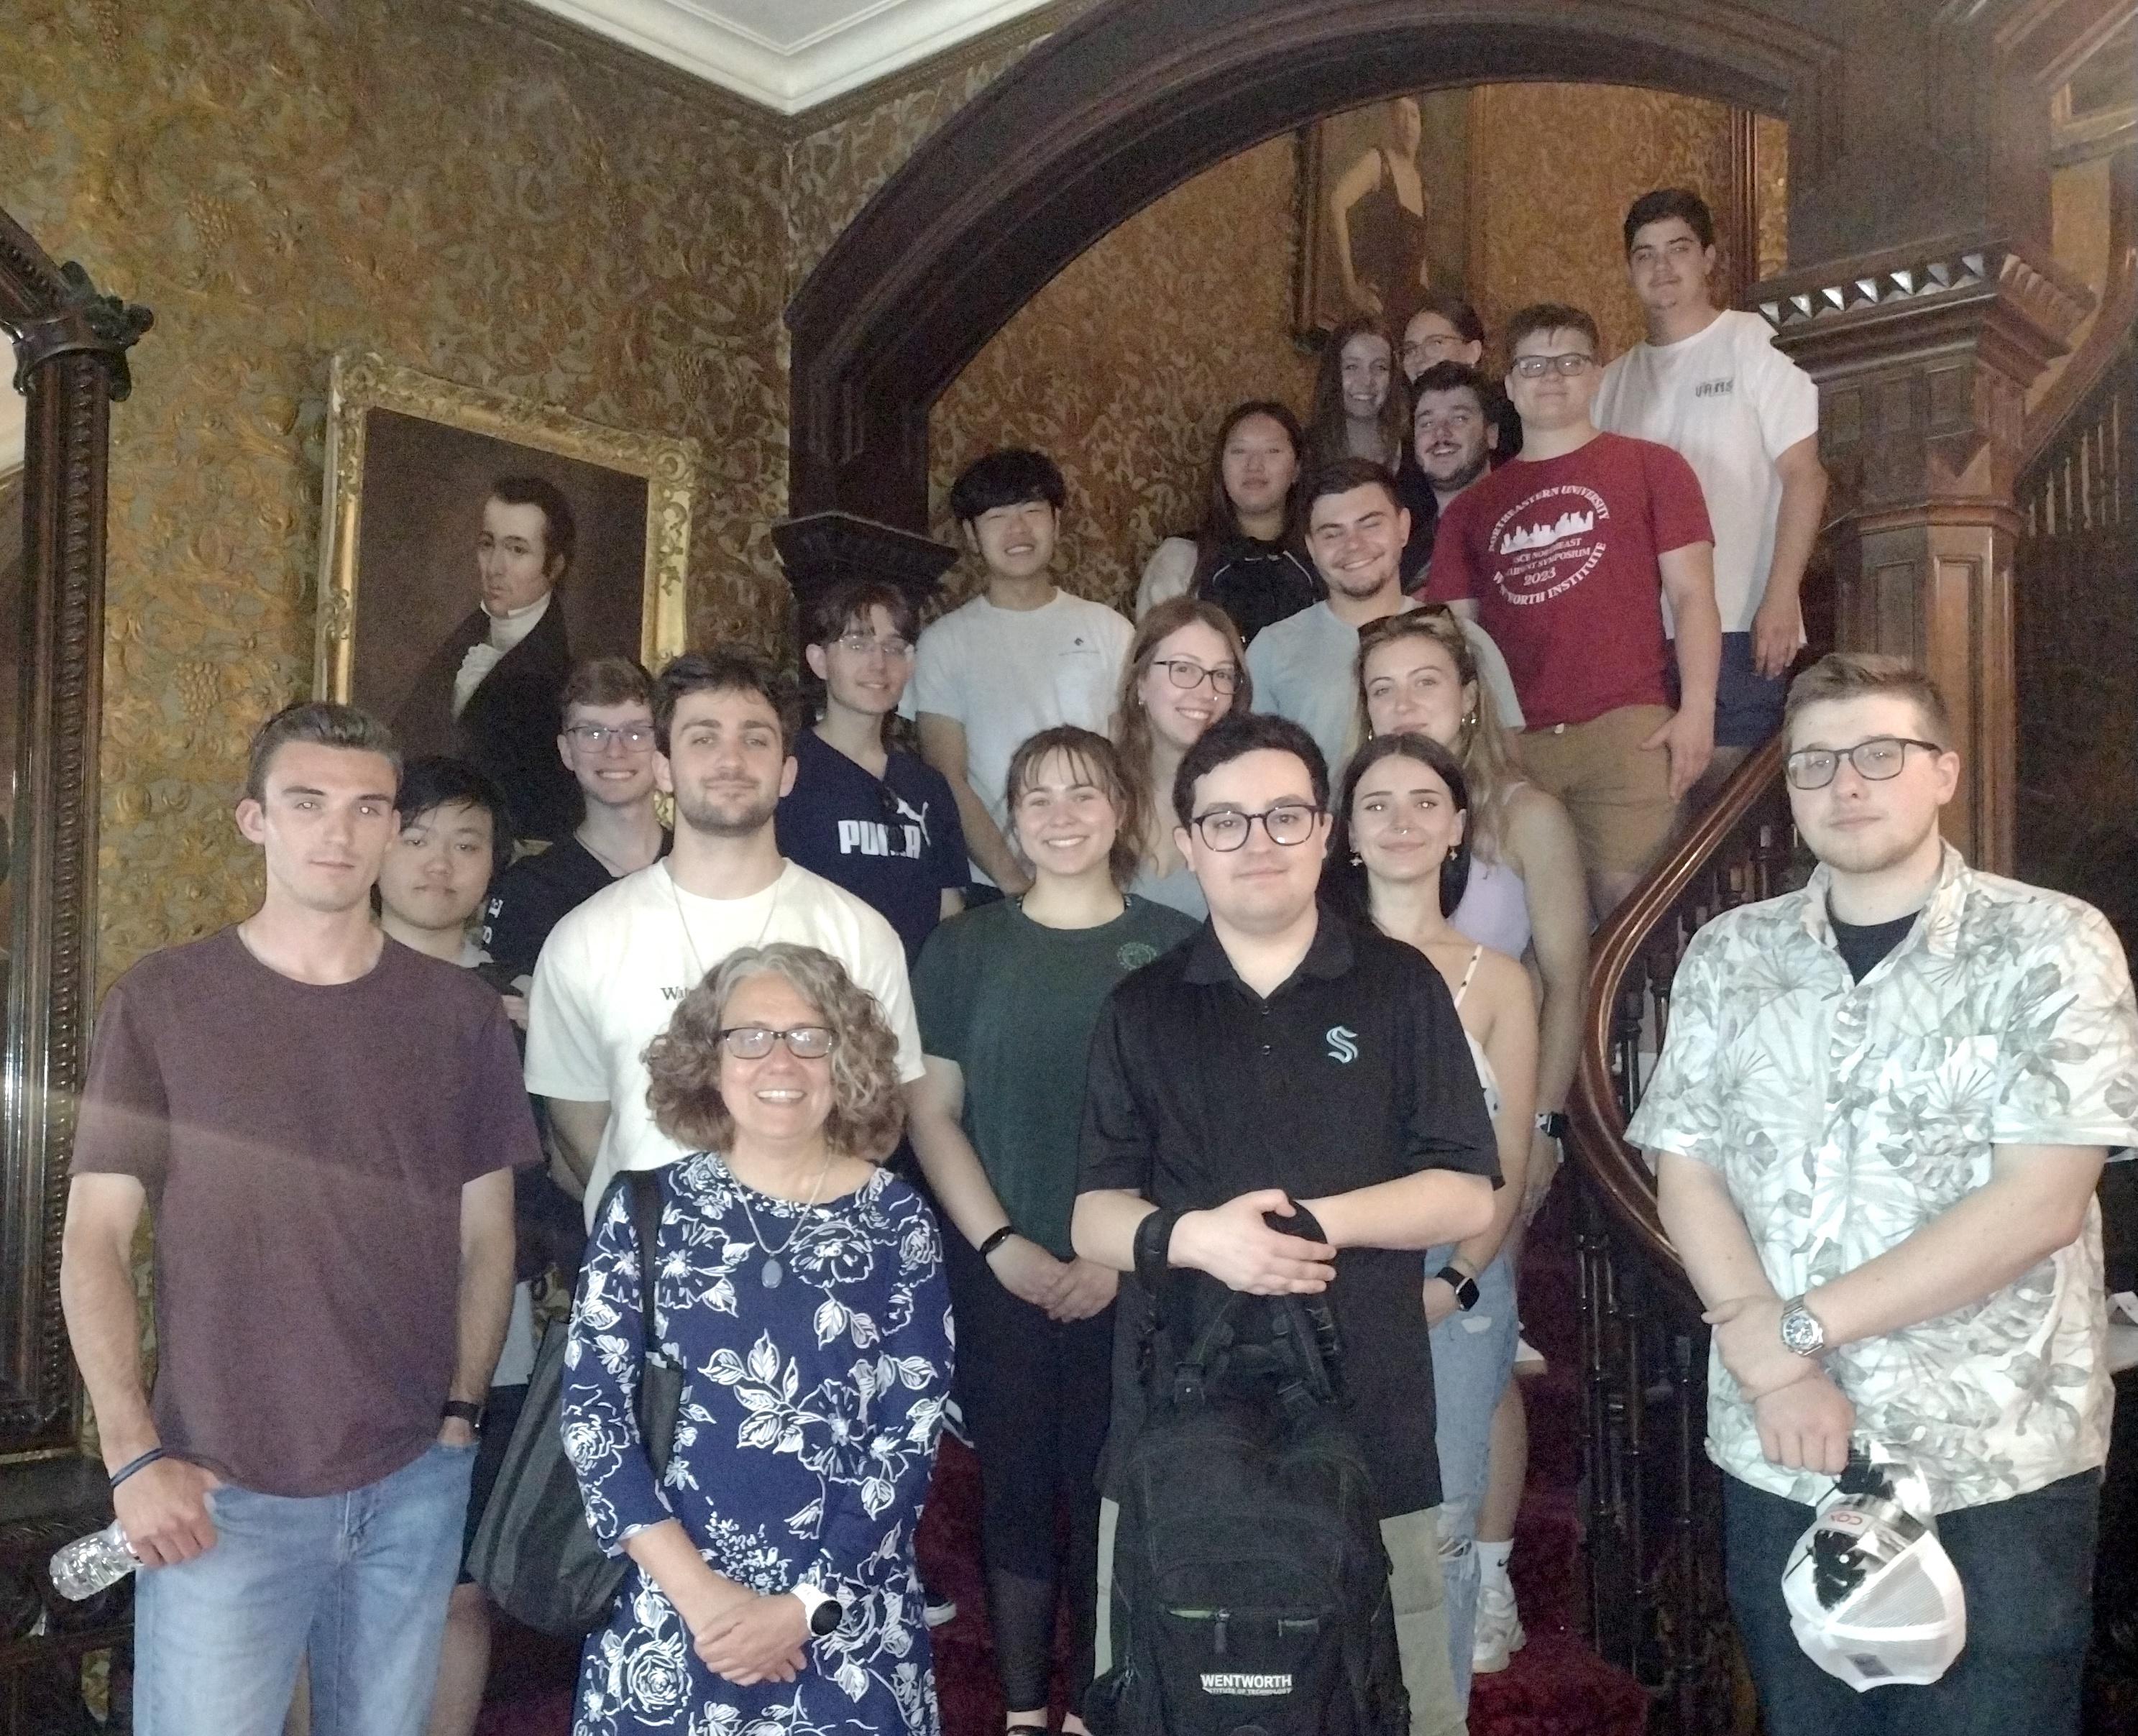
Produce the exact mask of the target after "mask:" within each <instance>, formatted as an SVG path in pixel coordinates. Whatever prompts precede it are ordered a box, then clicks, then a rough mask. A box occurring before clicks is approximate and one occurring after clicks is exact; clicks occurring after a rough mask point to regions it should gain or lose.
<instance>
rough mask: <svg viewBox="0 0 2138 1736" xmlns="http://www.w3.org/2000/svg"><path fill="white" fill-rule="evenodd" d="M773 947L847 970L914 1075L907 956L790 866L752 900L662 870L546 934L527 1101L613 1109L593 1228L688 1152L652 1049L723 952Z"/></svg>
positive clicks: (532, 1001) (592, 1183)
mask: <svg viewBox="0 0 2138 1736" xmlns="http://www.w3.org/2000/svg"><path fill="white" fill-rule="evenodd" d="M774 940H785V941H792V942H794V943H796V944H799V945H803V946H813V947H816V948H818V949H819V950H821V951H823V952H827V953H830V954H831V955H832V957H833V958H837V960H838V961H839V962H840V963H842V964H843V965H845V966H846V968H847V974H848V975H849V976H851V977H852V978H853V979H854V981H855V982H856V983H858V984H859V985H860V986H861V987H863V988H865V989H866V990H867V991H868V992H870V993H871V994H872V995H874V996H875V997H876V1005H877V1007H879V1008H880V1009H881V1011H882V1013H883V1017H884V1022H885V1023H886V1024H887V1025H889V1026H891V1034H892V1035H893V1036H896V1038H897V1039H898V1076H899V1078H900V1079H901V1080H907V1081H910V1080H915V1079H918V1078H919V1077H920V1026H918V1025H917V1024H916V1023H915V1021H914V1017H913V992H912V990H911V988H910V987H909V986H908V984H907V982H906V978H905V947H904V946H903V945H901V944H900V942H899V939H898V935H897V933H896V930H894V929H892V927H891V924H889V923H888V922H886V921H885V920H884V919H883V918H882V917H881V916H879V915H878V914H876V912H875V911H874V910H872V909H870V908H869V907H868V906H867V905H865V904H863V903H862V901H861V900H859V899H858V898H856V897H855V896H854V895H853V894H852V893H851V892H848V891H846V890H843V889H842V888H841V887H838V886H835V885H832V883H831V882H830V881H829V880H825V879H823V878H822V877H821V876H820V875H814V874H812V873H810V871H809V870H808V869H806V868H804V867H803V866H800V865H799V864H798V863H795V862H789V863H788V865H787V866H786V868H785V870H783V872H782V873H781V875H780V876H779V879H778V880H774V882H773V883H772V884H771V885H769V886H768V887H766V888H765V890H764V891H762V892H757V893H753V894H752V895H750V896H749V897H748V898H700V896H698V895H697V894H696V893H695V892H686V891H684V890H682V888H681V887H680V886H678V885H676V882H675V880H674V879H673V878H672V877H671V875H670V874H669V872H668V863H667V861H666V858H663V859H662V860H661V861H657V862H656V863H654V864H653V866H652V867H650V868H642V869H640V870H638V871H637V873H636V874H627V875H625V876H624V877H623V878H622V880H618V881H617V882H616V884H615V885H612V886H608V887H605V888H603V890H601V891H599V892H597V893H595V894H594V895H593V897H592V898H590V899H588V900H587V901H586V902H585V903H584V904H583V905H580V906H579V907H578V909H575V910H574V911H573V912H572V913H571V914H569V916H567V917H565V918H564V920H563V921H561V922H559V924H557V926H556V927H555V928H554V929H551V930H550V932H549V939H548V940H547V941H546V942H545V943H544V944H543V948H542V956H541V958H540V960H539V962H538V963H536V965H535V967H534V987H533V988H532V989H530V991H529V992H528V998H527V1089H528V1090H530V1091H531V1092H533V1093H534V1095H536V1096H538V1097H561V1098H563V1099H564V1100H566V1101H568V1102H573V1103H606V1104H608V1106H609V1115H608V1127H607V1128H606V1129H604V1130H603V1134H602V1141H601V1148H600V1150H599V1151H598V1152H597V1153H596V1154H595V1157H594V1169H593V1176H592V1178H590V1179H589V1180H588V1183H587V1197H586V1211H587V1227H588V1229H590V1230H591V1229H592V1228H593V1220H594V1213H595V1210H596V1208H597V1207H598V1206H599V1205H600V1203H601V1197H602V1195H603V1193H604V1192H607V1191H608V1184H609V1182H610V1181H611V1179H612V1178H613V1177H614V1176H615V1174H616V1173H617V1171H618V1170H619V1169H657V1168H660V1167H661V1165H662V1164H663V1163H672V1162H673V1161H674V1160H675V1159H676V1158H680V1157H681V1156H683V1155H684V1154H685V1153H684V1149H683V1148H682V1147H681V1146H680V1145H678V1144H676V1142H675V1141H674V1140H673V1139H670V1138H669V1137H668V1136H667V1135H666V1134H664V1133H662V1132H661V1129H659V1128H658V1127H657V1126H655V1125H654V1124H653V1114H652V1110H651V1109H648V1108H647V1103H646V1088H647V1071H646V1046H647V1044H648V1043H650V1042H652V1041H653V1039H654V1038H655V1037H657V1036H660V1035H661V1032H662V1031H666V1029H667V1028H668V1022H669V1020H671V1018H673V1017H675V1015H676V1006H677V1004H678V1003H679V1002H681V1000H682V998H683V997H684V995H685V994H686V993H687V992H689V991H690V990H691V988H692V987H696V984H697V983H698V982H699V981H700V980H701V979H702V978H703V977H704V976H705V973H707V972H710V970H712V969H713V968H714V967H715V966H716V965H717V964H719V963H720V961H721V960H722V959H723V958H726V957H727V955H728V954H729V953H731V952H733V951H735V949H736V948H738V947H745V946H759V945H763V944H765V943H767V942H769V941H774Z"/></svg>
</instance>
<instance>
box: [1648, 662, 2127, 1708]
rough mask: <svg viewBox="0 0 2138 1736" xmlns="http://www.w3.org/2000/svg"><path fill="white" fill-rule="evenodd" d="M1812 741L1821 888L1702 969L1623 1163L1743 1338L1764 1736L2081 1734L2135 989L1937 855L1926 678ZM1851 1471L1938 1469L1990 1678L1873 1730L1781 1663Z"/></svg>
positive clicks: (1873, 670) (1725, 1436) (1840, 696)
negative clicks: (1827, 1502)
mask: <svg viewBox="0 0 2138 1736" xmlns="http://www.w3.org/2000/svg"><path fill="white" fill-rule="evenodd" d="M1784 727H1785V729H1786V731H1787V738H1788V741H1789V749H1790V753H1789V761H1788V771H1789V803H1790V807H1791V809H1792V811H1793V812H1794V816H1795V819H1796V824H1797V828H1798V830H1799V833H1800V834H1801V836H1803V838H1804V842H1805V843H1806V844H1807V845H1808V846H1809V847H1810V848H1811V850H1812V851H1813V853H1814V854H1816V855H1817V856H1818V859H1819V863H1820V866H1819V868H1818V871H1817V872H1816V873H1815V874H1813V876H1812V879H1811V882H1810V884H1809V885H1808V886H1807V887H1806V888H1805V889H1804V890H1803V891H1801V892H1796V893H1792V894H1790V895H1787V896H1785V897H1783V898H1778V899H1771V900H1767V901H1766V902H1765V903H1762V904H1756V905H1747V906H1745V907H1744V908H1742V909H1736V910H1732V911H1730V912H1729V913H1727V914H1725V915H1723V916H1721V917H1719V918H1717V919H1716V920H1715V921H1714V922H1713V923H1711V924H1709V925H1708V926H1707V927H1706V929H1702V930H1701V933H1700V934H1699V935H1698V936H1696V938H1695V939H1694V941H1693V943H1692V944H1691V947H1690V948H1688V950H1687V952H1686V958H1685V962H1684V963H1683V964H1682V966H1681V967H1680V968H1679V970H1678V973H1677V978H1676V981H1675V983H1674V984H1673V986H1672V1002H1671V1013H1670V1023H1669V1028H1668V1032H1667V1041H1666V1042H1665V1045H1664V1049H1663V1053H1662V1058H1661V1061H1660V1062H1659V1063H1658V1065H1657V1069H1656V1072H1655V1076H1654V1079H1653V1080H1652V1083H1651V1084H1650V1085H1649V1087H1648V1090H1647V1095H1646V1096H1645V1097H1644V1098H1643V1101H1642V1103H1641V1106H1640V1109H1639V1112H1638V1114H1636V1115H1635V1116H1634V1118H1633V1125H1632V1127H1631V1128H1630V1129H1628V1134H1629V1137H1630V1138H1632V1139H1634V1140H1635V1141H1636V1142H1638V1144H1642V1145H1643V1146H1645V1147H1646V1148H1647V1149H1648V1151H1649V1153H1651V1156H1652V1160H1653V1162H1654V1163H1655V1164H1656V1168H1657V1184H1658V1187H1659V1190H1660V1194H1661V1207H1662V1217H1663V1222H1664V1223H1665V1225H1666V1226H1667V1228H1668V1229H1669V1231H1670V1234H1671V1237H1672V1241H1674V1242H1675V1243H1676V1245H1677V1249H1678V1251H1679V1252H1680V1253H1681V1255H1682V1256H1683V1258H1684V1260H1685V1262H1686V1268H1687V1270H1688V1271H1689V1272H1690V1273H1691V1277H1692V1281H1693V1284H1694V1285H1695V1287H1696V1289H1697V1290H1698V1291H1699V1293H1700V1296H1701V1300H1702V1301H1703V1302H1704V1303H1705V1304H1706V1306H1707V1309H1708V1314H1707V1316H1706V1318H1707V1319H1709V1320H1710V1321H1711V1323H1713V1324H1714V1326H1715V1343H1714V1353H1713V1358H1712V1365H1711V1371H1710V1380H1709V1399H1708V1451H1709V1453H1710V1454H1711V1456H1712V1457H1713V1458H1714V1460H1715V1461H1716V1464H1718V1465H1721V1467H1722V1469H1723V1470H1725V1471H1726V1473H1727V1474H1728V1475H1726V1478H1725V1480H1724V1490H1725V1495H1724V1511H1725V1518H1726V1548H1727V1553H1728V1556H1729V1563H1728V1566H1729V1582H1730V1603H1731V1606H1732V1608H1733V1609H1734V1611H1735V1615H1736V1618H1737V1625H1738V1628H1739V1631H1740V1633H1741V1635H1742V1636H1743V1638H1744V1641H1745V1651H1746V1654H1747V1656H1748V1658H1749V1660H1750V1665H1751V1668H1752V1674H1753V1678H1754V1680H1755V1685H1757V1687H1758V1690H1759V1694H1760V1709H1761V1711H1762V1713H1763V1714H1764V1715H1765V1720H1766V1729H1767V1730H1768V1732H1769V1736H1854V1733H1857V1732H1859V1731H1861V1732H1871V1731H1878V1732H1883V1733H1902V1732H1906V1733H1915V1732H1925V1733H1927V1732H1932V1731H1935V1732H1936V1733H1937V1736H1974V1733H1977V1732H1982V1733H1987V1732H1992V1731H1994V1732H1996V1733H1998V1736H2010V1733H2013V1732H2017V1731H2024V1732H2027V1733H2028V1736H2048V1733H2052V1732H2072V1733H2075V1732H2076V1731H2077V1729H2078V1724H2079V1680H2080V1673H2081V1670H2082V1665H2083V1662H2084V1659H2085V1656H2086V1649H2087V1636H2088V1634H2089V1631H2090V1628H2091V1619H2092V1618H2091V1612H2090V1609H2089V1591H2090V1585H2091V1578H2092V1563H2093V1556H2094V1538H2095V1530H2096V1524H2097V1516H2098V1511H2099V1505H2100V1468H2101V1463H2102V1460H2103V1459H2104V1458H2105V1457H2106V1452H2107V1446H2108V1425H2109V1413H2110V1405H2111V1395H2110V1387H2109V1378H2108V1371H2107V1368H2106V1363H2105V1361H2104V1358H2103V1355H2102V1350H2103V1339H2104V1336H2105V1334H2106V1310H2105V1304H2104V1298H2103V1295H2102V1285H2101V1227H2100V1217H2099V1214H2098V1213H2097V1211H2096V1210H2095V1207H2094V1203H2093V1194H2094V1186H2095V1183H2096V1181H2097V1179H2098V1178H2099V1175H2100V1173H2101V1162H2102V1158H2103V1156H2104V1153H2105V1151H2106V1149H2107V1148H2112V1147H2119V1146H2123V1145H2129V1144H2138V1010H2134V1007H2133V1004H2132V1000H2131V977H2130V973H2129V970H2128V968H2127V967H2126V964H2125V962H2124V957H2123V950H2122V948H2121V946H2120V945H2119V944H2117V941H2116V936H2115V934H2114V933H2113V932H2112V931H2111V929H2109V927H2108V924H2106V922H2105V921H2103V920H2102V919H2101V915H2100V914H2099V913H2098V912H2097V911H2096V910H2094V909H2092V908H2091V907H2089V906H2087V905H2082V904H2081V903H2079V902H2078V901H2077V900H2074V899H2070V898H2066V897H2064V896H2062V895H2060V894H2058V893H2054V892H2047V891H2043V890H2040V889H2039V888H2037V887H2033V886H2026V885H2019V884H2018V883H2017V882H2015V881H2012V880H2001V879H1999V878H1997V877H1995V876H1994V875H1987V874H1980V873H1977V872H1976V871H1974V870H1972V869H1970V867H1969V866H1967V864H1966V863H1965V861H1963V860H1962V859H1961V857H1960V853H1959V852H1958V851H1955V850H1954V849H1952V848H1951V847H1950V846H1949V845H1947V844H1945V842H1944V841H1943V840H1942V838H1941V837H1940V834H1939V831H1938V813H1939V810H1940V808H1942V807H1944V806H1945V803H1946V802H1949V801H1950V799H1951V798H1952V795H1953V792H1954V790H1955V788H1956V787H1957V784H1958V781H1959V777H1960V761H1959V758H1958V756H1957V755H1956V754H1955V753H1953V752H1952V751H1951V749H1950V748H1949V747H1948V746H1947V745H1946V744H1947V743H1948V742H1950V739H1951V733H1950V724H1949V722H1948V719H1947V717H1946V714H1945V705H1944V702H1943V700H1941V699H1940V696H1939V695H1938V693H1937V690H1936V689H1935V687H1933V686H1932V685H1931V683H1930V682H1929V681H1928V680H1926V678H1925V677H1924V676H1922V675H1920V674H1919V673H1917V672H1916V671H1914V670H1912V669H1911V668H1909V667H1908V666H1906V665H1905V664H1903V663H1901V662H1899V661H1896V660H1894V659H1891V658H1885V657H1876V656H1858V655H1841V654H1837V655H1835V656H1828V657H1825V658H1823V659H1822V660H1821V661H1819V662H1818V664H1816V665H1815V666H1813V667H1812V668H1811V669H1810V670H1809V671H1806V672H1805V673H1804V675H1800V676H1799V678H1798V679H1797V680H1796V682H1795V684H1794V686H1793V687H1792V689H1791V690H1790V693H1789V709H1788V717H1787V720H1786V723H1785V725H1784ZM1852 1437H1854V1438H1855V1439H1857V1441H1867V1440H1879V1441H1887V1442H1890V1443H1891V1444H1893V1445H1894V1446H1896V1447H1898V1448H1900V1449H1901V1451H1904V1452H1906V1453H1907V1454H1909V1455H1910V1456H1912V1457H1913V1458H1914V1459H1915V1460H1916V1461H1917V1462H1918V1463H1919V1464H1920V1465H1921V1468H1922V1470H1923V1471H1924V1473H1925V1475H1926V1477H1927V1479H1928V1480H1929V1482H1930V1485H1931V1489H1932V1490H1933V1492H1934V1495H1935V1500H1936V1504H1937V1506H1938V1509H1939V1520H1938V1527H1939V1534H1940V1539H1942V1541H1943V1543H1944V1544H1945V1549H1946V1551H1947V1553H1949V1554H1950V1556H1951V1558H1952V1559H1953V1562H1954V1564H1955V1567H1956V1568H1958V1570H1959V1573H1960V1580H1961V1583H1962V1585H1963V1586H1964V1587H1965V1591H1966V1595H1967V1623H1968V1633H1967V1644H1966V1647H1965V1650H1964V1651H1962V1652H1961V1653H1960V1658H1959V1660H1958V1661H1957V1662H1956V1663H1955V1664H1954V1665H1953V1666H1952V1667H1951V1669H1950V1670H1948V1671H1947V1672H1946V1673H1945V1676H1944V1678H1943V1679H1942V1680H1940V1681H1938V1682H1936V1683H1935V1684H1932V1685H1928V1686H1921V1687H1917V1686H1905V1685H1901V1686H1888V1687H1887V1688H1885V1689H1883V1690H1881V1691H1880V1692H1878V1693H1877V1694H1876V1695H1863V1696H1859V1695H1857V1693H1856V1692H1855V1691H1854V1690H1852V1689H1850V1688H1849V1687H1848V1686H1846V1685H1843V1683H1842V1682H1840V1681H1839V1680H1837V1679H1835V1678H1834V1677H1832V1676H1829V1675H1826V1674H1825V1673H1824V1672H1823V1671H1822V1670H1820V1669H1819V1668H1818V1666H1817V1665H1814V1664H1813V1662H1812V1661H1811V1660H1809V1658H1808V1657H1807V1656H1805V1655H1804V1653H1803V1651H1801V1650H1800V1649H1799V1647H1798V1646H1797V1644H1796V1642H1795V1641H1794V1637H1793V1636H1792V1635H1791V1633H1790V1631H1789V1618H1788V1613H1787V1611H1786V1609H1785V1607H1784V1603H1783V1601H1782V1594H1781V1585H1780V1581H1781V1575H1782V1569H1783V1567H1784V1563H1785V1561H1786V1558H1787V1555H1788V1552H1789V1547H1790V1545H1791V1544H1792V1543H1794V1540H1795V1539H1796V1538H1797V1537H1798V1536H1799V1534H1801V1533H1802V1532H1803V1531H1804V1528H1805V1527H1806V1526H1807V1525H1809V1524H1810V1523H1811V1520H1812V1517H1813V1508H1812V1505H1811V1504H1812V1503H1813V1502H1816V1501H1817V1500H1818V1499H1819V1497H1820V1496H1821V1495H1823V1493H1825V1492H1826V1491H1827V1490H1828V1489H1829V1488H1830V1486H1831V1477H1832V1475H1833V1473H1835V1472H1838V1471H1839V1470H1841V1469H1842V1468H1843V1465H1844V1463H1845V1462H1846V1460H1847V1458H1848V1448H1849V1443H1850V1441H1851V1438H1852Z"/></svg>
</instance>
